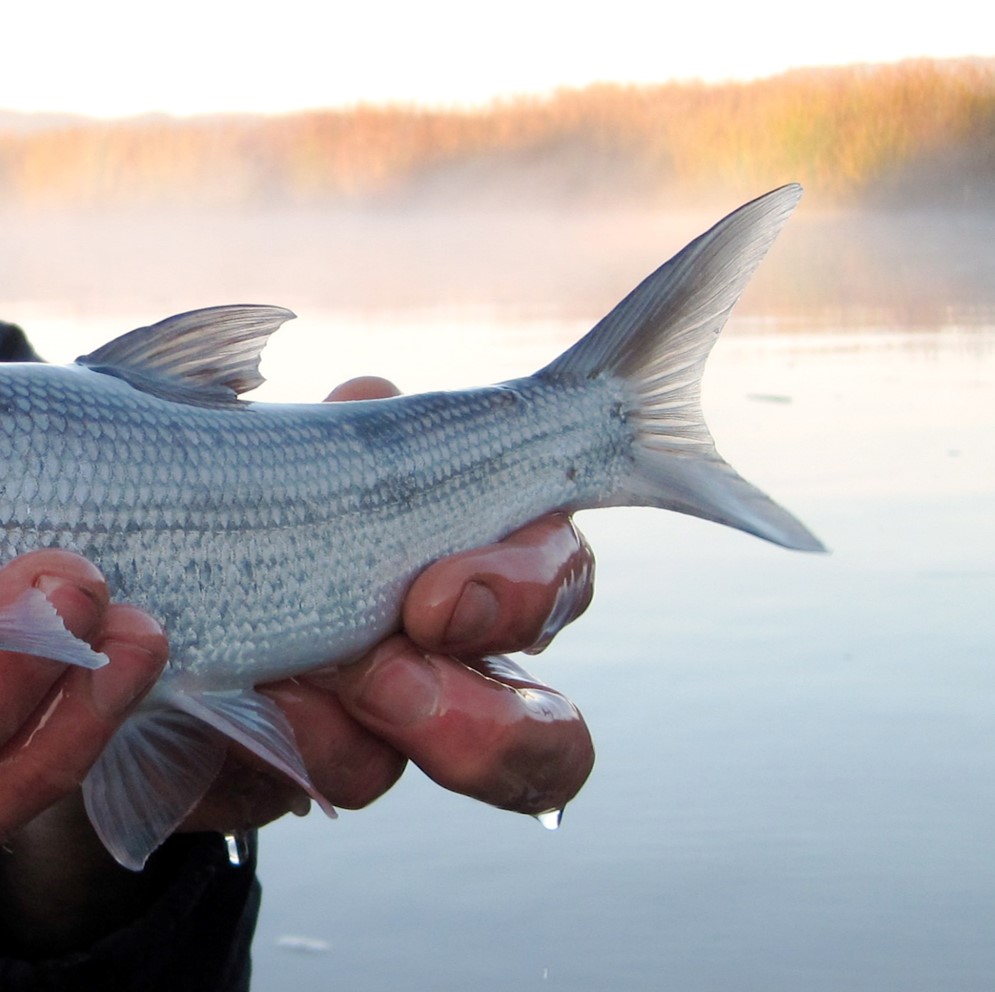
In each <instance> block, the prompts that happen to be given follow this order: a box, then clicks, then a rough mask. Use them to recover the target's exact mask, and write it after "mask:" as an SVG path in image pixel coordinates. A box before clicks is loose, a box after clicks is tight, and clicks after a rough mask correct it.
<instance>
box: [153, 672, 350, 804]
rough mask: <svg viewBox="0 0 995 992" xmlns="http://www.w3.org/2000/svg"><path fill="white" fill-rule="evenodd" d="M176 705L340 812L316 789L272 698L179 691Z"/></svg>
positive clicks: (174, 699) (245, 692)
mask: <svg viewBox="0 0 995 992" xmlns="http://www.w3.org/2000/svg"><path fill="white" fill-rule="evenodd" d="M170 699H171V702H172V703H173V705H174V706H176V707H178V708H180V709H182V710H183V711H184V712H185V713H188V714H189V715H190V716H194V717H196V718H198V719H200V720H203V721H204V723H206V724H208V725H209V726H211V727H213V728H214V729H215V730H217V731H219V732H220V733H222V734H224V735H225V736H226V737H228V738H230V739H231V740H233V741H236V742H237V743H239V744H241V745H242V746H243V747H246V748H248V749H249V750H250V751H251V752H252V753H253V754H255V755H256V756H257V757H258V758H261V759H262V760H263V761H265V762H266V763H267V764H268V765H270V766H271V767H272V768H274V769H276V770H277V771H279V772H282V773H283V774H284V775H286V776H287V777H288V778H289V779H290V780H291V781H292V782H294V784H295V785H298V786H300V787H301V788H302V789H304V790H305V792H307V793H308V795H310V796H311V798H313V799H314V800H315V802H317V803H318V805H319V806H320V807H321V808H322V809H323V810H324V811H325V813H327V814H328V815H329V816H331V817H333V818H334V817H335V816H336V815H337V814H336V812H335V809H334V808H333V807H332V805H331V804H330V803H329V802H328V800H327V799H325V797H324V796H322V795H321V793H319V792H318V790H317V789H316V788H315V786H314V783H313V782H312V781H311V777H310V775H308V772H307V769H306V768H305V767H304V761H303V759H302V758H301V754H300V751H299V750H298V748H297V743H296V742H295V740H294V731H293V728H292V727H291V725H290V722H289V721H288V720H287V718H286V716H284V713H283V710H281V709H280V707H279V706H277V705H276V703H274V702H273V700H272V699H269V698H267V697H266V696H264V695H262V694H261V693H259V692H256V691H255V690H254V689H237V690H232V691H225V692H198V693H186V692H176V693H172V694H171V696H170Z"/></svg>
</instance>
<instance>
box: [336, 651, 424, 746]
mask: <svg viewBox="0 0 995 992" xmlns="http://www.w3.org/2000/svg"><path fill="white" fill-rule="evenodd" d="M441 691H442V686H441V684H440V681H439V673H438V671H437V670H436V669H435V667H434V666H433V665H432V663H431V661H429V660H428V659H426V658H419V657H417V656H416V655H413V654H412V653H410V652H407V653H402V654H397V655H393V656H391V657H389V658H387V659H386V660H384V661H382V662H379V663H375V664H374V665H373V667H372V668H371V670H370V671H369V672H368V673H367V674H366V677H365V678H364V679H363V681H362V684H361V687H360V689H359V693H358V695H357V696H356V697H355V698H354V702H355V703H356V704H358V706H359V707H360V708H361V709H362V710H363V711H365V712H366V713H367V714H369V715H370V716H372V717H373V718H375V719H377V720H380V721H382V722H384V723H389V724H391V725H393V726H398V727H407V726H411V725H413V724H417V723H420V722H421V721H423V720H425V719H427V718H428V717H430V716H433V715H434V714H435V713H436V712H437V711H438V707H439V697H440V695H441Z"/></svg>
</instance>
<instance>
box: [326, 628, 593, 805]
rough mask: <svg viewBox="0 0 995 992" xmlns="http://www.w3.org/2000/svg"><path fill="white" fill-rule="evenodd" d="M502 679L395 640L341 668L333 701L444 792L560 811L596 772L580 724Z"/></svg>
mask: <svg viewBox="0 0 995 992" xmlns="http://www.w3.org/2000/svg"><path fill="white" fill-rule="evenodd" d="M500 674H501V671H500V667H499V666H496V667H495V669H494V670H492V671H491V672H489V673H488V674H484V672H481V671H475V670H472V669H470V668H468V667H466V666H465V665H462V664H460V663H458V662H456V661H455V660H453V659H452V658H449V657H446V656H443V655H437V654H424V653H422V652H421V651H419V650H418V649H417V648H415V647H414V645H412V644H411V642H410V641H408V640H407V638H404V637H401V636H399V637H395V638H391V639H390V640H388V641H386V642H384V644H382V645H381V646H380V647H379V648H378V649H377V650H375V651H374V652H373V653H372V654H371V655H370V656H369V657H368V658H367V659H365V660H364V661H363V662H361V663H358V664H356V665H351V666H347V667H346V668H343V670H342V672H341V674H340V684H339V695H340V698H341V699H342V702H343V705H345V706H346V708H347V709H348V710H349V712H350V713H352V714H353V716H355V718H356V719H357V720H358V721H360V722H362V723H364V724H365V725H366V726H368V727H369V728H370V729H371V730H372V731H373V732H374V733H376V734H378V735H379V736H381V737H383V738H384V739H385V740H387V741H389V742H390V743H391V744H392V745H393V746H394V747H395V748H397V749H398V750H399V751H400V752H402V753H403V754H405V755H407V756H408V757H409V758H410V759H411V760H412V761H414V762H415V763H416V764H417V765H418V766H419V767H420V768H421V769H422V770H423V771H424V772H425V773H426V774H427V775H429V776H430V777H431V778H432V779H434V780H435V781H436V782H438V783H439V784H440V785H442V786H444V787H445V788H447V789H451V790H452V791H454V792H459V793H462V794H464V795H467V796H472V797H473V798H475V799H480V800H482V801H484V802H487V803H490V804H492V805H494V806H500V807H502V808H505V809H513V810H517V811H519V812H523V813H533V814H535V813H542V812H546V811H548V810H551V809H562V808H563V806H564V805H565V804H566V803H567V802H568V801H569V800H570V799H572V798H573V796H574V795H576V793H577V792H578V791H579V789H580V787H581V786H582V785H583V783H584V781H585V780H586V779H587V776H588V775H589V773H590V771H591V768H592V767H593V763H594V749H593V745H592V743H591V738H590V734H589V733H588V730H587V727H586V725H585V723H584V720H583V718H582V717H581V715H580V713H579V712H578V710H577V708H576V707H575V706H573V704H572V703H570V701H569V700H567V699H566V698H564V697H563V696H562V695H560V694H559V693H557V692H555V691H554V690H552V689H550V688H548V687H547V686H544V685H542V684H541V683H538V682H534V681H530V680H529V679H525V678H522V679H518V678H515V684H514V685H508V684H505V683H503V682H501V681H499V679H498V678H497V677H495V676H499V675H500ZM505 674H507V672H506V673H505ZM521 674H522V675H525V674H526V673H524V672H523V673H521Z"/></svg>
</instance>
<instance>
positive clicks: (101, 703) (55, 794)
mask: <svg viewBox="0 0 995 992" xmlns="http://www.w3.org/2000/svg"><path fill="white" fill-rule="evenodd" d="M94 647H95V648H96V649H97V650H99V651H102V652H103V653H104V654H106V655H107V656H108V658H110V664H108V665H105V666H104V667H103V668H100V669H97V670H95V671H92V670H89V669H82V668H70V669H68V670H67V671H66V672H65V674H64V675H63V676H62V677H61V678H60V679H58V680H57V681H56V682H55V683H54V684H53V685H52V687H51V688H50V690H49V692H48V694H47V695H46V696H45V698H44V699H43V700H42V701H41V703H40V704H39V705H38V706H37V707H36V708H35V710H34V712H33V713H32V714H31V715H30V716H29V717H28V719H27V720H26V721H25V723H24V724H23V726H22V727H21V728H20V729H19V730H18V731H17V733H16V734H15V735H14V736H13V737H12V738H11V739H10V740H8V741H7V742H6V744H5V745H4V746H3V748H2V749H0V795H2V796H4V803H3V807H2V808H0V836H4V835H6V834H7V833H8V832H9V831H11V830H13V829H15V828H16V827H17V826H19V825H20V824H22V823H25V822H27V821H28V820H30V819H31V818H32V817H34V816H35V815H37V814H38V813H40V812H41V811H42V810H43V809H45V808H47V807H48V806H50V805H51V804H52V803H54V802H55V801H56V800H58V799H60V798H62V797H63V796H64V795H66V794H67V793H69V792H70V791H72V790H73V789H74V788H75V787H76V786H78V785H79V783H80V782H82V780H83V778H84V777H85V776H86V773H87V772H88V771H89V770H90V766H91V765H92V764H93V762H94V761H96V759H97V758H98V757H99V755H100V752H101V751H102V750H103V748H104V745H105V744H106V743H107V741H108V740H110V738H111V736H112V735H113V734H114V732H115V731H116V730H117V729H118V727H119V726H120V725H121V723H122V722H123V721H124V720H125V719H126V717H127V716H128V714H129V713H130V712H131V711H132V710H133V709H134V707H135V706H136V705H137V703H138V702H139V700H140V699H141V697H142V696H143V695H144V694H145V693H146V692H147V691H148V690H149V689H150V688H151V687H152V685H153V684H154V683H155V680H156V679H157V678H158V676H159V673H160V672H161V671H162V667H163V665H164V664H165V662H166V656H167V654H168V646H167V642H166V636H165V634H164V633H163V631H162V628H161V627H160V626H159V625H158V624H157V623H156V622H155V621H154V620H153V619H152V618H151V617H149V616H148V615H147V614H145V613H143V612H142V611H141V610H138V609H136V608H134V607H131V606H110V607H108V608H107V610H106V612H105V613H104V616H103V621H102V623H101V626H100V629H99V631H98V634H97V636H96V637H95V639H94Z"/></svg>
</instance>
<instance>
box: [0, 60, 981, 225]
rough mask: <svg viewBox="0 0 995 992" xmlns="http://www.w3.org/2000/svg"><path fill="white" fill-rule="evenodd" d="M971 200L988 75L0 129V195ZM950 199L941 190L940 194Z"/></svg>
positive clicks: (955, 71)
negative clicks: (794, 194) (791, 195)
mask: <svg viewBox="0 0 995 992" xmlns="http://www.w3.org/2000/svg"><path fill="white" fill-rule="evenodd" d="M789 180H798V181H801V182H803V183H804V184H805V185H806V186H807V187H808V188H809V191H810V196H811V198H812V199H814V200H815V201H816V202H823V203H846V202H851V201H855V200H860V199H862V198H868V197H878V198H881V197H886V198H887V197H890V198H892V199H899V200H909V199H919V200H921V201H925V202H931V201H933V200H937V199H939V200H943V201H945V202H949V200H950V199H951V196H953V198H954V199H959V200H968V201H972V202H974V201H980V200H985V199H988V198H991V197H992V195H993V193H995V62H992V61H954V62H933V61H915V62H906V63H900V64H897V65H888V66H858V67H848V68H839V69H823V70H798V71H794V72H790V73H786V74H784V75H781V76H777V77H774V78H771V79H767V80H761V81H758V82H753V83H743V84H724V85H704V84H668V85H661V86H654V87H624V86H614V85H597V86H592V87H589V88H587V89H583V90H564V91H562V92H559V93H556V94H555V95H553V96H550V97H547V98H542V99H538V98H536V99H521V100H515V101H509V102H501V103H496V104H494V105H492V106H490V107H487V108H485V109H482V110H479V111H474V112H461V111H448V110H427V109H418V108H411V107H392V106H387V107H357V108H354V109H350V110H339V111H323V112H314V113H302V114H292V115H286V116H280V117H261V116H260V117H254V116H231V117H227V116H222V117H215V118H194V119H190V120H178V119H171V118H139V119H135V120H130V121H120V122H112V123H108V122H95V121H86V122H79V123H74V124H72V125H70V126H62V127H58V128H50V129H41V130H37V131H33V132H29V133H20V132H15V131H13V130H10V131H7V132H0V200H2V201H3V202H6V203H14V204H23V205H33V204H51V205H56V206H65V205H79V206H101V205H106V204H115V203H125V204H131V203H142V204H144V203H149V204H159V205H161V204H170V203H194V204H205V203H210V204H221V205H224V204H229V205H246V204H253V203H274V202H275V203H302V204H312V203H327V202H356V201H362V202H369V201H370V200H371V199H373V200H383V199H385V198H386V199H389V200H390V202H407V201H409V200H411V199H412V198H415V197H416V196H417V195H419V194H424V193H425V191H426V190H429V191H431V194H432V196H433V197H434V198H435V202H441V203H444V202H446V201H447V200H451V201H458V202H465V200H466V199H467V198H471V199H472V197H473V196H474V195H475V191H476V190H478V189H479V188H481V187H486V188H487V189H489V190H490V191H491V192H492V193H494V195H497V196H500V197H502V198H503V199H504V201H505V202H508V201H515V200H518V201H520V202H522V203H523V204H526V205H532V204H534V203H535V202H541V201H543V200H550V199H552V200H554V201H556V202H559V203H563V202H570V203H573V202H590V201H591V200H595V201H597V202H599V203H606V202H617V201H621V200H626V199H630V200H631V199H638V200H640V201H644V202H645V201H647V200H648V201H650V202H659V201H664V200H669V199H672V198H677V197H680V198H682V199H684V200H695V199H700V198H703V197H705V196H710V195H712V194H722V195H726V194H731V193H736V194H741V195H750V194H754V193H757V192H759V191H761V190H763V189H766V188H769V187H771V186H774V185H778V184H779V183H782V182H786V181H789ZM951 190H952V191H953V194H951Z"/></svg>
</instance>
